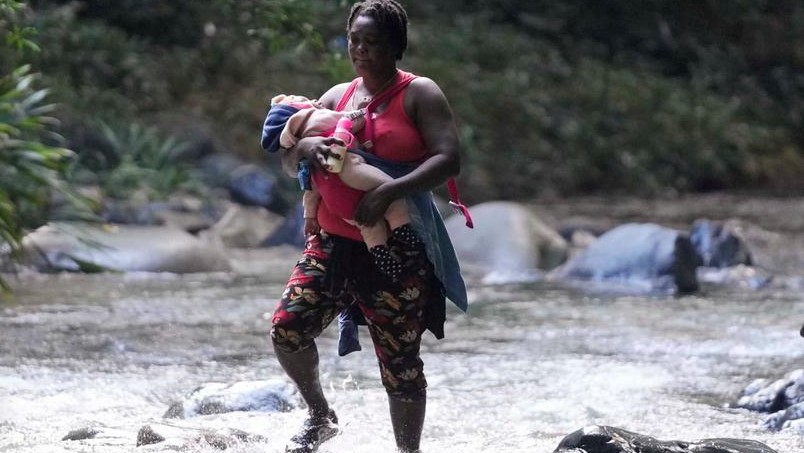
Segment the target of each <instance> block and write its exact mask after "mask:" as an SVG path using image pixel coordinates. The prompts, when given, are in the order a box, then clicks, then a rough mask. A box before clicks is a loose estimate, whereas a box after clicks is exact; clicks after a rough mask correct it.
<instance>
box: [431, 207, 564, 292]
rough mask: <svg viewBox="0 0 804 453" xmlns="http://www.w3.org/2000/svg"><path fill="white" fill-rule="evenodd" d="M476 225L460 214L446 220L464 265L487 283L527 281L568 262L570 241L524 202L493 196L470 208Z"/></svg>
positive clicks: (459, 257)
mask: <svg viewBox="0 0 804 453" xmlns="http://www.w3.org/2000/svg"><path fill="white" fill-rule="evenodd" d="M470 210H471V213H472V218H473V220H474V224H475V226H474V229H469V228H466V226H465V224H464V218H463V217H461V216H458V215H454V216H451V217H448V218H447V219H446V221H445V224H446V228H447V231H448V232H449V235H450V238H451V239H452V242H453V244H454V246H455V253H456V254H457V256H458V259H459V261H460V262H461V267H462V268H464V267H465V268H466V269H467V270H468V271H470V272H474V273H479V274H481V275H484V276H485V277H484V280H485V281H486V282H488V283H498V282H499V283H502V282H507V281H527V280H534V279H538V278H540V277H541V274H542V272H543V271H546V270H550V269H553V268H555V267H556V266H558V265H560V264H561V263H563V262H564V261H565V260H566V259H567V256H568V253H569V247H568V245H567V242H566V241H565V240H564V238H562V237H561V235H559V234H558V232H557V231H555V230H553V229H552V228H550V227H549V226H547V225H546V224H545V223H544V222H543V221H542V220H541V219H539V217H538V216H537V215H536V214H535V213H533V212H532V211H531V210H529V209H527V208H526V207H525V206H524V205H522V204H519V203H515V202H503V201H493V202H488V203H481V204H479V205H475V206H472V207H471V208H470Z"/></svg>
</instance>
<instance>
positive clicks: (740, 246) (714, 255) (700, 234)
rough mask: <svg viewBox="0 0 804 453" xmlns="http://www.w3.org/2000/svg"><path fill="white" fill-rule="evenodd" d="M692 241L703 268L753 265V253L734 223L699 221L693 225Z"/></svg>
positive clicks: (691, 231)
mask: <svg viewBox="0 0 804 453" xmlns="http://www.w3.org/2000/svg"><path fill="white" fill-rule="evenodd" d="M690 241H691V242H692V245H693V246H694V247H695V250H696V251H697V252H698V255H700V257H701V266H705V267H716V268H724V267H730V266H737V265H740V264H742V265H747V266H750V265H752V264H753V258H752V256H751V251H750V250H748V245H747V244H746V242H745V240H744V239H743V238H742V236H741V234H740V233H739V231H738V230H737V228H735V226H734V224H733V223H730V222H712V221H710V220H707V219H698V220H696V221H695V222H694V223H693V224H692V229H691V230H690Z"/></svg>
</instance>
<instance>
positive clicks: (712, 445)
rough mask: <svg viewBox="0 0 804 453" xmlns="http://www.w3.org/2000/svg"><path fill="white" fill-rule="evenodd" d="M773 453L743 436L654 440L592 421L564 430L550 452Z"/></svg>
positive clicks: (761, 444) (771, 450)
mask: <svg viewBox="0 0 804 453" xmlns="http://www.w3.org/2000/svg"><path fill="white" fill-rule="evenodd" d="M631 452H644V453H776V450H774V449H772V448H770V447H768V446H767V445H765V444H763V443H762V442H757V441H755V440H746V439H728V438H715V439H702V440H697V441H692V442H689V441H678V440H657V439H655V438H653V437H650V436H645V435H642V434H637V433H633V432H631V431H626V430H624V429H620V428H615V427H612V426H600V425H592V426H587V427H585V428H581V429H579V430H578V431H575V432H573V433H570V434H568V435H567V436H566V437H565V438H564V439H562V440H561V442H559V444H558V447H556V449H555V450H554V451H553V453H631Z"/></svg>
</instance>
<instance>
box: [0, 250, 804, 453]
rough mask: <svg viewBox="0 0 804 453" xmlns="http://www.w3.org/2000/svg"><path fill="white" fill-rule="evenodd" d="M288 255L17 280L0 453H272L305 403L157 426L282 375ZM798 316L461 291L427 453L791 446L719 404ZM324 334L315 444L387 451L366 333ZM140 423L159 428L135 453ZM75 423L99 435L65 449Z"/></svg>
mask: <svg viewBox="0 0 804 453" xmlns="http://www.w3.org/2000/svg"><path fill="white" fill-rule="evenodd" d="M297 255H298V251H295V250H289V249H272V250H269V251H259V252H257V251H250V252H247V253H244V254H242V255H241V256H240V257H239V260H238V262H239V263H240V264H239V265H238V266H237V269H236V271H235V272H232V273H227V274H190V275H158V274H104V275H75V274H72V275H69V274H63V275H36V274H21V275H20V276H19V277H17V278H16V279H14V280H13V281H12V284H13V286H14V290H15V297H14V299H13V300H10V301H4V302H2V303H1V304H0V332H2V341H0V452H15V453H17V452H20V453H51V452H93V453H122V452H132V451H138V452H140V451H141V452H158V451H176V450H177V449H182V451H190V452H213V451H218V450H217V449H215V448H214V447H213V446H210V445H209V444H206V443H204V442H196V443H193V442H190V443H188V442H187V441H186V439H190V438H193V437H194V435H195V433H199V432H202V431H203V430H205V431H209V432H214V431H218V432H221V431H224V430H226V429H238V430H242V431H245V432H248V433H251V434H255V435H259V436H263V438H262V439H261V440H258V441H252V442H247V443H242V444H237V445H234V446H231V447H230V448H229V449H228V450H227V451H234V452H270V453H273V452H280V451H283V450H282V449H283V446H284V441H285V440H286V439H287V438H288V437H289V436H290V435H291V434H292V433H293V432H294V431H295V430H296V429H297V428H298V427H299V425H300V423H301V421H302V419H303V417H304V411H303V409H296V410H292V411H290V412H277V413H264V412H263V413H261V412H236V413H228V414H220V415H207V416H200V417H194V418H190V419H186V420H166V419H163V418H162V416H163V414H164V413H165V411H166V410H167V408H168V406H169V404H170V403H171V402H172V401H174V400H176V399H178V398H180V397H181V396H182V395H184V394H186V393H187V392H189V391H191V390H192V389H193V388H195V387H196V386H198V385H200V384H203V383H208V382H224V383H233V382H237V381H244V380H256V379H284V376H283V373H282V372H281V370H280V368H279V366H278V364H277V363H276V360H275V358H274V357H273V354H272V352H271V349H270V347H269V342H268V340H267V337H266V334H267V330H268V320H267V319H266V318H265V316H264V314H265V313H266V312H270V311H271V310H272V308H273V306H274V304H275V301H276V299H277V297H278V296H279V295H280V293H281V291H282V286H283V283H284V280H285V278H286V276H287V273H288V269H289V266H290V265H291V263H292V262H293V260H294V259H295V258H296V256H297ZM802 321H804V297H803V296H802V295H801V293H800V291H798V290H795V289H786V288H784V287H781V288H780V287H774V288H768V289H764V290H758V291H749V290H745V289H724V288H716V287H705V288H704V290H703V291H702V292H701V293H699V294H697V295H694V296H687V297H672V296H646V295H641V296H633V295H631V296H627V295H616V294H607V295H600V294H597V295H596V294H594V293H589V292H582V291H579V290H573V289H570V288H566V287H561V286H558V285H555V284H538V283H537V284H521V285H507V286H499V285H498V286H483V285H480V284H479V283H476V282H475V281H473V280H470V309H469V312H468V313H466V314H463V313H460V312H458V311H457V310H452V309H451V310H450V311H449V313H448V322H447V325H446V335H447V338H446V339H444V340H435V339H434V338H433V337H432V336H429V334H428V336H426V337H425V341H424V345H423V356H424V360H425V371H426V373H427V376H428V381H429V384H430V388H429V401H428V414H427V422H426V426H425V432H424V439H423V442H422V447H423V450H424V451H426V452H429V453H436V452H438V453H458V452H461V453H464V452H469V453H472V452H478V453H479V452H486V451H495V452H498V453H508V452H511V453H514V452H551V451H553V449H554V448H555V447H556V445H557V444H558V442H559V441H560V440H561V439H562V438H563V437H564V436H565V435H566V434H568V433H570V432H572V431H574V430H576V429H579V428H581V427H583V426H586V425H589V424H601V425H612V426H617V427H620V428H624V429H627V430H631V431H635V432H638V433H641V434H645V435H649V436H653V437H657V438H659V439H665V440H669V439H678V440H696V439H702V438H710V437H733V438H747V439H755V440H759V441H761V442H764V443H766V444H768V445H769V446H770V447H772V448H774V449H776V450H777V451H779V452H782V453H796V452H801V451H804V433H802V432H797V431H793V430H786V431H781V432H778V433H771V432H768V431H766V430H765V429H763V428H762V427H761V426H760V423H761V421H762V420H763V418H764V417H763V415H762V414H758V413H752V412H748V411H745V410H742V409H734V408H730V407H729V406H728V404H729V403H731V402H733V401H735V400H736V398H737V397H738V395H739V393H740V392H741V391H742V389H743V388H744V387H745V386H746V385H747V384H749V383H750V382H751V381H752V380H753V379H755V378H761V377H764V378H773V379H775V378H780V377H782V376H783V375H784V374H786V373H787V372H789V371H792V370H794V369H800V368H804V339H802V338H801V337H800V336H799V334H798V331H799V329H800V328H801V324H802ZM333 327H334V326H333ZM336 330H337V329H334V328H332V329H330V330H329V331H328V332H326V333H325V334H324V336H323V337H322V338H321V340H320V342H319V351H320V353H321V356H322V364H321V369H322V381H323V383H324V385H325V387H326V393H327V395H328V397H329V398H330V400H331V402H332V404H333V407H334V408H335V409H336V410H337V411H338V414H339V417H340V419H341V425H342V427H343V428H344V432H343V434H342V435H340V436H338V437H336V438H335V439H333V440H332V441H330V442H328V443H326V444H324V446H322V448H321V450H320V451H322V452H324V453H338V452H343V453H346V452H350V453H351V452H355V453H377V452H392V451H393V442H392V438H393V436H392V433H391V429H390V422H389V418H388V414H387V405H386V400H385V393H384V391H383V390H382V388H381V386H380V383H379V378H378V370H377V367H376V363H375V359H374V356H373V352H372V351H371V348H370V342H369V339H368V335H367V334H366V332H365V331H363V332H362V337H361V339H362V341H363V346H364V350H363V351H361V352H358V353H354V354H352V355H350V356H347V357H345V358H338V357H337V354H336ZM143 425H150V426H151V427H152V428H153V429H154V430H155V431H157V432H161V433H166V432H167V433H171V435H170V436H167V437H168V440H167V441H166V442H164V443H162V444H156V445H150V446H143V447H138V448H137V447H135V442H136V437H137V431H138V430H139V429H140V427H142V426H143ZM86 427H91V428H93V429H96V430H97V431H98V432H99V433H98V434H97V435H96V436H95V438H92V439H86V440H79V441H63V440H61V439H62V437H64V436H65V435H66V434H67V433H68V432H70V431H72V430H75V429H79V428H86ZM179 438H181V440H177V439H179Z"/></svg>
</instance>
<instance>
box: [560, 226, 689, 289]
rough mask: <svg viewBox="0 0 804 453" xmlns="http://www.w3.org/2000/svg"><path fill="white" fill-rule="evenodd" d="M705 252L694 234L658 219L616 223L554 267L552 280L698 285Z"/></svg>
mask: <svg viewBox="0 0 804 453" xmlns="http://www.w3.org/2000/svg"><path fill="white" fill-rule="evenodd" d="M700 263H701V262H700V257H699V256H698V254H697V252H696V251H695V249H694V246H693V244H692V242H691V241H690V239H689V236H688V235H687V234H686V233H685V232H683V231H680V230H675V229H672V228H667V227H663V226H660V225H656V224H652V223H628V224H624V225H620V226H618V227H616V228H613V229H611V230H609V231H607V232H606V233H604V234H603V235H601V236H600V237H599V238H598V239H597V240H596V241H594V242H592V243H591V244H590V245H589V247H587V248H586V249H584V250H583V251H582V252H580V253H579V254H578V255H576V256H574V257H573V258H571V259H570V260H569V261H567V263H565V264H564V265H562V266H561V267H559V268H558V269H556V270H554V271H553V272H551V273H550V275H549V278H550V279H552V280H582V281H583V280H591V281H599V282H600V281H612V282H618V283H623V284H625V285H633V286H635V287H637V286H640V287H645V288H647V289H649V290H657V291H673V292H678V293H689V292H693V291H696V290H697V289H698V279H697V275H696V268H697V267H698V266H699V265H700Z"/></svg>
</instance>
